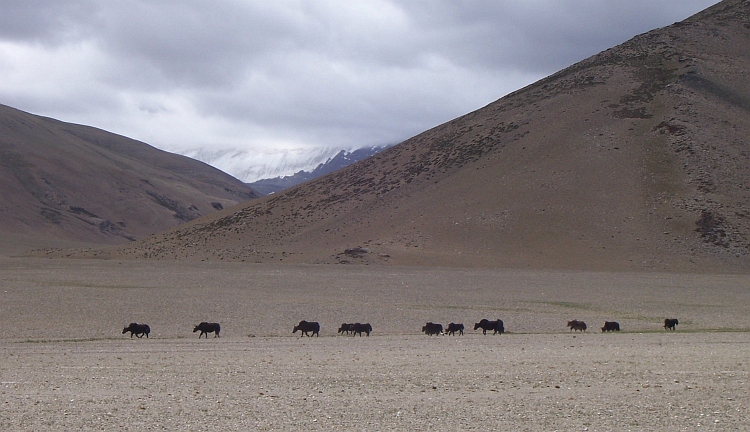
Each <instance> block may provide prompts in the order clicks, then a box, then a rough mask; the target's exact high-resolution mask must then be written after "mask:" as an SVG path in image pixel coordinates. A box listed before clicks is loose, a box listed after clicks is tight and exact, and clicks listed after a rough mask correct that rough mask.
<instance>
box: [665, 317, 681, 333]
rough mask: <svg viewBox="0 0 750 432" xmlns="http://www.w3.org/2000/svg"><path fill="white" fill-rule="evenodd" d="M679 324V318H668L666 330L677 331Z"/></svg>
mask: <svg viewBox="0 0 750 432" xmlns="http://www.w3.org/2000/svg"><path fill="white" fill-rule="evenodd" d="M679 323H680V322H679V321H677V318H667V319H665V320H664V330H677V327H676V326H677V324H679Z"/></svg>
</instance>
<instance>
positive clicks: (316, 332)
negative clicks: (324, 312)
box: [292, 320, 320, 337]
mask: <svg viewBox="0 0 750 432" xmlns="http://www.w3.org/2000/svg"><path fill="white" fill-rule="evenodd" d="M297 330H299V331H300V332H302V334H301V335H300V337H302V335H305V336H307V337H310V335H309V334H307V333H308V332H312V334H313V336H318V337H320V324H318V323H316V322H307V321H305V320H302V321H300V322H299V324H297V325H296V326H294V330H292V333H297Z"/></svg>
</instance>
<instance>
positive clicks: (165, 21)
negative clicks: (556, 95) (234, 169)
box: [0, 0, 716, 153]
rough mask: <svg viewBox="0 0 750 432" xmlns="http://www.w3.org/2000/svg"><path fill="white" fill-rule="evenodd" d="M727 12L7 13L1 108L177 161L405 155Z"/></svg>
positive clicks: (573, 0)
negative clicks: (101, 133) (326, 151)
mask: <svg viewBox="0 0 750 432" xmlns="http://www.w3.org/2000/svg"><path fill="white" fill-rule="evenodd" d="M713 3H716V0H485V1H468V0H465V1H463V0H401V1H400V0H372V1H369V0H362V1H353V0H341V1H325V0H297V1H291V0H290V1H286V0H268V1H265V0H263V1H261V0H258V1H242V0H212V1H206V0H143V1H128V0H116V1H113V0H0V103H1V104H5V105H9V106H12V107H15V108H18V109H22V110H24V111H29V112H32V113H34V114H40V115H45V116H50V117H54V118H57V119H60V120H64V121H69V122H75V123H82V124H88V125H92V126H96V127H99V128H102V129H106V130H109V131H112V132H116V133H119V134H123V135H126V136H129V137H131V138H136V139H139V140H142V141H145V142H148V143H149V144H152V145H154V146H156V147H159V148H163V149H166V150H172V151H179V152H183V153H184V152H186V151H187V150H191V149H192V150H195V149H204V150H208V151H209V152H210V151H221V150H222V149H250V150H259V149H264V148H306V147H325V146H333V147H341V148H355V147H362V146H367V145H380V144H389V143H396V142H400V141H402V140H404V139H406V138H408V137H410V136H412V135H414V134H416V133H419V132H421V131H423V130H426V129H428V128H430V127H432V126H435V125H438V124H440V123H443V122H445V121H448V120H451V119H453V118H455V117H458V116H460V115H462V114H465V113H467V112H470V111H473V110H475V109H477V108H480V107H482V106H484V105H486V104H488V103H490V102H492V101H494V100H496V99H498V98H500V97H502V96H503V95H505V94H507V93H509V92H511V91H513V90H516V89H518V88H520V87H523V86H524V85H526V84H529V83H531V82H534V81H536V80H538V79H539V78H542V77H544V76H546V75H549V74H551V73H554V72H555V71H557V70H559V69H562V68H564V67H566V66H569V65H570V64H572V63H575V62H576V61H579V60H582V59H584V58H586V57H588V56H590V55H592V54H595V53H597V52H599V51H601V50H603V49H606V48H609V47H611V46H614V45H617V44H619V43H621V42H624V41H625V40H627V39H629V38H631V37H633V36H634V35H636V34H639V33H642V32H644V31H647V30H650V29H653V28H657V27H662V26H665V25H668V24H671V23H673V22H675V21H679V20H682V19H684V18H686V17H688V16H690V15H692V14H693V13H696V12H698V11H700V10H702V9H704V8H706V7H708V6H710V5H711V4H713Z"/></svg>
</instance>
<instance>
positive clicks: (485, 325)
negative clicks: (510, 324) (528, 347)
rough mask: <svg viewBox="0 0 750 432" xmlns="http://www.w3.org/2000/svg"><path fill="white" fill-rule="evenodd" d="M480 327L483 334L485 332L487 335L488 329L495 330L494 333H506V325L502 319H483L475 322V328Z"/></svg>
mask: <svg viewBox="0 0 750 432" xmlns="http://www.w3.org/2000/svg"><path fill="white" fill-rule="evenodd" d="M479 328H481V329H482V334H485V335H486V334H487V330H493V331H494V333H492V334H493V335H494V334H498V333H500V334H503V333H505V325H504V324H503V320H501V319H498V320H495V321H490V320H488V319H482V320H481V321H479V322H478V323H475V324H474V330H476V329H479Z"/></svg>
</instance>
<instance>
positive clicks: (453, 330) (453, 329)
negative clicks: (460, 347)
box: [445, 323, 464, 336]
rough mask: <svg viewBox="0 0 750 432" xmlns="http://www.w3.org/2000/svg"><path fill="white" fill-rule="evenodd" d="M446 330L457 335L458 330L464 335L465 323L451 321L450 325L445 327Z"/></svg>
mask: <svg viewBox="0 0 750 432" xmlns="http://www.w3.org/2000/svg"><path fill="white" fill-rule="evenodd" d="M445 332H446V333H448V334H449V335H453V336H454V335H455V334H456V332H458V334H459V335H461V336H463V335H464V325H463V324H456V323H450V324H448V327H447V328H446V329H445Z"/></svg>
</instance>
